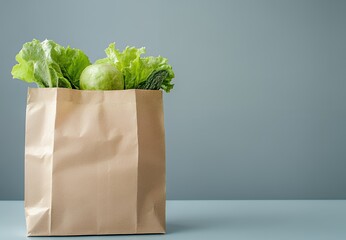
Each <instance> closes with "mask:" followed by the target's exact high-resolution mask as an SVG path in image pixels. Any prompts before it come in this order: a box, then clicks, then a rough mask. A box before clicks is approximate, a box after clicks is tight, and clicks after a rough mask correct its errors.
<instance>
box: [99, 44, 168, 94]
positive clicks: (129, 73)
mask: <svg viewBox="0 0 346 240" xmlns="http://www.w3.org/2000/svg"><path fill="white" fill-rule="evenodd" d="M105 52H106V55H107V58H103V59H99V60H97V61H96V62H95V63H96V64H98V63H112V64H114V65H115V67H116V68H117V69H118V70H119V71H121V72H122V73H123V75H124V81H125V89H132V88H140V89H152V90H157V89H160V88H162V89H163V90H165V91H166V92H169V91H170V90H171V89H172V88H173V86H174V84H172V83H171V80H172V79H173V78H174V72H173V70H172V66H170V65H169V64H168V63H167V61H168V60H167V58H163V57H161V56H158V57H141V55H142V54H144V53H145V48H135V47H126V48H125V50H124V51H122V52H120V51H119V50H118V49H116V48H115V43H111V44H110V45H109V47H108V48H107V49H106V50H105Z"/></svg>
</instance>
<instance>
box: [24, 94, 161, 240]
mask: <svg viewBox="0 0 346 240" xmlns="http://www.w3.org/2000/svg"><path fill="white" fill-rule="evenodd" d="M164 140H165V139H164V125H163V104H162V92H161V91H159V90H155V91H153V90H121V91H84V90H83V91H80V90H71V89H63V88H32V89H29V90H28V102H27V112H26V135H25V215H26V225H27V234H28V236H48V235H99V234H139V233H141V234H142V233H164V232H165V200H166V199H165V198H166V187H165V186H166V185H165V141H164Z"/></svg>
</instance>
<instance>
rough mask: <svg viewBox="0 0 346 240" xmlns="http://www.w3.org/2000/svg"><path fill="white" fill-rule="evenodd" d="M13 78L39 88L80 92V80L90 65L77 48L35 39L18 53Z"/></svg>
mask: <svg viewBox="0 0 346 240" xmlns="http://www.w3.org/2000/svg"><path fill="white" fill-rule="evenodd" d="M16 60H17V62H18V64H17V65H15V66H14V67H13V69H12V75H13V78H17V79H21V80H23V81H26V82H35V83H36V84H37V86H38V87H64V88H74V89H79V77H80V75H81V73H82V71H83V70H84V68H85V67H87V66H89V65H90V64H91V63H90V61H89V58H88V57H87V56H86V55H85V54H84V53H83V52H82V51H81V50H79V49H76V48H70V47H67V48H64V47H62V46H60V45H59V44H57V43H55V42H53V41H52V40H45V41H43V42H40V41H38V40H36V39H34V40H33V41H31V42H28V43H25V44H24V45H23V48H22V50H20V52H19V53H18V54H17V56H16Z"/></svg>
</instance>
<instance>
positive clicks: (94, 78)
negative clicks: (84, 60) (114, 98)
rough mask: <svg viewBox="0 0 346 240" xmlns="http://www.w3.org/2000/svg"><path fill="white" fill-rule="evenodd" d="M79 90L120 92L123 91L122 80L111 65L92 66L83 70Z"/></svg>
mask: <svg viewBox="0 0 346 240" xmlns="http://www.w3.org/2000/svg"><path fill="white" fill-rule="evenodd" d="M80 88H81V89H83V90H121V89H124V78H123V75H122V73H121V72H120V71H119V70H117V69H116V68H115V66H114V65H113V64H109V63H100V64H93V65H90V66H88V67H86V68H85V69H84V70H83V72H82V74H81V76H80Z"/></svg>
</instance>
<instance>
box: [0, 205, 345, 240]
mask: <svg viewBox="0 0 346 240" xmlns="http://www.w3.org/2000/svg"><path fill="white" fill-rule="evenodd" d="M0 213H1V214H0V239H1V240H12V239H16V240H17V239H27V237H26V230H25V219H24V207H23V202H22V201H0ZM74 238H75V239H87V240H93V239H107V240H108V239H121V240H123V239H124V240H125V239H126V240H127V239H136V240H140V239H154V240H161V239H162V240H163V239H174V240H180V239H181V240H182V239H184V240H195V239H196V240H197V239H199V240H200V239H212V240H216V239H227V240H228V239H235V240H243V239H247V240H248V239H255V240H262V239H263V240H271V239H275V240H286V239H289V240H300V239H302V240H310V239H313V240H319V239H325V240H333V239H338V240H344V239H346V200H312V201H310V200H278V201H274V200H270V201H269V200H264V201H255V200H249V201H238V200H237V201H234V200H232V201H167V234H165V235H161V234H159V235H113V236H80V237H36V239H39V240H45V239H56V240H64V239H74ZM30 239H35V237H31V238H30Z"/></svg>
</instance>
